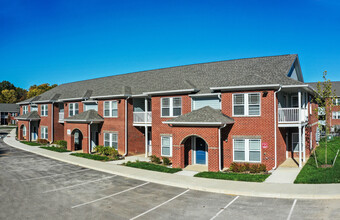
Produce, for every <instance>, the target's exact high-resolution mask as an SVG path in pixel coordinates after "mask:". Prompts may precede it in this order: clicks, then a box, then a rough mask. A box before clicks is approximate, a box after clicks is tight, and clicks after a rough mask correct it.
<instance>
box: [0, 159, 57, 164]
mask: <svg viewBox="0 0 340 220" xmlns="http://www.w3.org/2000/svg"><path fill="white" fill-rule="evenodd" d="M39 161H51V160H50V159H42V160H34V161H22V162H19V163H6V162H4V161H1V162H0V163H6V164H9V165H16V164H23V163H32V162H34V163H35V162H39Z"/></svg>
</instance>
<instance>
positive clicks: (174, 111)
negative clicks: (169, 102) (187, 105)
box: [173, 108, 182, 116]
mask: <svg viewBox="0 0 340 220" xmlns="http://www.w3.org/2000/svg"><path fill="white" fill-rule="evenodd" d="M181 113H182V109H181V108H174V109H173V114H174V115H173V116H179V115H181Z"/></svg>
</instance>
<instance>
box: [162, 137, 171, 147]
mask: <svg viewBox="0 0 340 220" xmlns="http://www.w3.org/2000/svg"><path fill="white" fill-rule="evenodd" d="M162 146H165V147H170V137H162Z"/></svg>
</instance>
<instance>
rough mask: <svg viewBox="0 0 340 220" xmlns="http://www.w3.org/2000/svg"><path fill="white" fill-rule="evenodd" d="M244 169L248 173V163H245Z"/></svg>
mask: <svg viewBox="0 0 340 220" xmlns="http://www.w3.org/2000/svg"><path fill="white" fill-rule="evenodd" d="M244 167H245V171H250V164H249V163H245V164H244Z"/></svg>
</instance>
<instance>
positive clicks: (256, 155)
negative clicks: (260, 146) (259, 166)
mask: <svg viewBox="0 0 340 220" xmlns="http://www.w3.org/2000/svg"><path fill="white" fill-rule="evenodd" d="M249 161H252V162H260V161H261V152H260V151H249Z"/></svg>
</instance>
